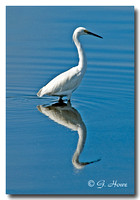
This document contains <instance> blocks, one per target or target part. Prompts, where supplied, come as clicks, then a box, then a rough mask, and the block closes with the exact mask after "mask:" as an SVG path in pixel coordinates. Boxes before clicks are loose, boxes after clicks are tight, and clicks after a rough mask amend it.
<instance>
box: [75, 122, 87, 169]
mask: <svg viewBox="0 0 140 200" xmlns="http://www.w3.org/2000/svg"><path fill="white" fill-rule="evenodd" d="M86 133H87V132H86V126H85V124H84V123H82V124H81V125H80V126H79V127H78V135H79V139H78V143H77V148H76V150H75V153H74V155H73V158H72V163H73V165H74V166H75V167H76V168H77V169H81V168H83V167H84V166H85V164H84V163H81V162H79V156H80V154H81V152H82V150H83V148H84V144H85V141H86Z"/></svg>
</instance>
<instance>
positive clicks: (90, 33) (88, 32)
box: [84, 30, 103, 39]
mask: <svg viewBox="0 0 140 200" xmlns="http://www.w3.org/2000/svg"><path fill="white" fill-rule="evenodd" d="M84 32H85V33H87V34H89V35H93V36H96V37H98V38H102V39H103V37H101V36H99V35H97V34H95V33H92V32H90V31H87V30H84Z"/></svg>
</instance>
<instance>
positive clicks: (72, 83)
mask: <svg viewBox="0 0 140 200" xmlns="http://www.w3.org/2000/svg"><path fill="white" fill-rule="evenodd" d="M80 82H81V73H80V72H79V71H78V69H77V67H73V68H71V69H69V70H68V71H66V72H63V73H62V74H60V75H58V76H56V77H55V78H54V79H52V80H51V81H50V82H49V83H48V84H47V85H46V86H44V87H43V88H41V89H40V91H39V92H38V96H43V95H44V94H48V95H55V94H56V95H57V94H58V93H65V92H66V91H69V90H72V91H73V90H75V89H76V88H77V87H78V85H79V84H80Z"/></svg>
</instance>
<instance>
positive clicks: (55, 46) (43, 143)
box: [6, 6, 134, 194]
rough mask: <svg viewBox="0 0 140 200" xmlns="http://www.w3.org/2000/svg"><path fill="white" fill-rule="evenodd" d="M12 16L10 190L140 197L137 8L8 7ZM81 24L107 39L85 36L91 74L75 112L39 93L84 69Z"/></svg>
mask: <svg viewBox="0 0 140 200" xmlns="http://www.w3.org/2000/svg"><path fill="white" fill-rule="evenodd" d="M6 17H7V18H6V23H7V24H6V28H7V33H6V40H7V44H6V65H7V67H6V68H7V70H6V76H7V79H6V84H7V97H6V99H7V137H6V140H7V141H6V142H7V145H6V148H7V182H6V192H7V193H8V194H134V8H133V7H92V6H90V7H7V9H6ZM79 26H83V27H86V28H87V29H88V30H89V31H92V32H94V33H96V34H99V35H101V36H102V37H103V38H104V39H99V38H95V37H92V36H82V37H81V42H82V44H83V47H84V48H85V51H86V55H87V60H88V67H87V71H86V74H85V76H84V78H83V81H82V83H81V85H80V86H79V88H78V89H77V90H76V91H75V92H74V93H73V95H72V105H71V106H69V108H68V107H67V106H62V107H58V106H56V107H55V106H54V107H51V104H54V103H56V102H57V98H55V97H48V96H44V97H43V98H38V97H37V96H36V93H37V92H38V90H39V89H40V88H41V87H42V86H44V85H45V84H46V83H47V82H49V81H50V80H51V79H52V78H54V77H55V76H56V75H58V74H59V73H61V72H63V71H65V70H67V69H69V68H70V67H72V66H75V65H76V64H77V62H78V55H77V50H76V47H75V46H74V43H73V42H72V33H73V31H74V29H75V28H77V27H79ZM42 105H43V106H42ZM37 106H38V107H37ZM48 106H50V108H48ZM43 109H44V111H43V112H44V113H43V112H42V110H43ZM48 112H49V113H48ZM46 115H48V116H46ZM78 124H80V127H81V128H82V130H84V131H83V135H82V138H84V143H85V145H83V147H82V148H83V149H82V152H81V154H80V157H79V163H81V162H91V161H96V162H94V163H91V164H87V165H85V166H82V168H81V169H79V168H77V167H76V166H75V165H74V164H73V162H72V159H73V156H74V153H75V151H76V148H77V142H78V139H79V136H78V132H77V126H78ZM89 180H92V181H91V183H92V186H93V183H95V185H94V186H93V187H90V186H89V185H88V181H89ZM101 180H104V181H105V184H104V186H103V187H102V188H100V187H101V185H99V184H100V182H99V181H101ZM93 181H94V182H93ZM113 181H114V182H116V181H117V183H125V186H124V185H123V187H117V186H116V185H115V184H112V185H111V186H110V185H109V184H111V183H113ZM109 186H110V187H109Z"/></svg>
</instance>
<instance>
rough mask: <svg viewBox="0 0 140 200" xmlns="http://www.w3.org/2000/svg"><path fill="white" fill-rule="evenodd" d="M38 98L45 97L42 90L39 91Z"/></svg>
mask: <svg viewBox="0 0 140 200" xmlns="http://www.w3.org/2000/svg"><path fill="white" fill-rule="evenodd" d="M37 96H38V97H42V96H43V93H42V88H41V89H40V90H39V91H38V93H37Z"/></svg>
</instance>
